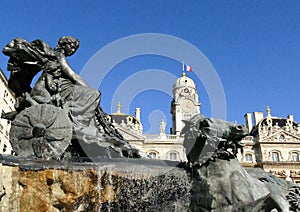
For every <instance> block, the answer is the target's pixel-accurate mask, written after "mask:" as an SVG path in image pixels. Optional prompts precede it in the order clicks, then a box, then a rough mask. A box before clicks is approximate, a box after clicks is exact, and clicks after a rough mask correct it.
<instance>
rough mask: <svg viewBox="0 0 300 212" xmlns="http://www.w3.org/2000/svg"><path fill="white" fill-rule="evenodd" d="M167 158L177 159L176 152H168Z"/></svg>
mask: <svg viewBox="0 0 300 212" xmlns="http://www.w3.org/2000/svg"><path fill="white" fill-rule="evenodd" d="M169 158H170V160H175V161H176V160H177V153H174V152H171V153H170V154H169Z"/></svg>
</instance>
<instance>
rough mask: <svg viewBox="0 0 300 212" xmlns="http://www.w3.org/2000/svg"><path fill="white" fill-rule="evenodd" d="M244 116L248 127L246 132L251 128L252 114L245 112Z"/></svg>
mask: <svg viewBox="0 0 300 212" xmlns="http://www.w3.org/2000/svg"><path fill="white" fill-rule="evenodd" d="M244 118H245V122H246V127H247V129H248V132H249V133H250V132H251V130H252V127H253V124H252V114H251V113H246V114H245V115H244Z"/></svg>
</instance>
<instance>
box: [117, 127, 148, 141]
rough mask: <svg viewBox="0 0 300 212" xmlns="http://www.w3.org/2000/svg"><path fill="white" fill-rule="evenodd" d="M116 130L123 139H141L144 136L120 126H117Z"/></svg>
mask: <svg viewBox="0 0 300 212" xmlns="http://www.w3.org/2000/svg"><path fill="white" fill-rule="evenodd" d="M117 130H118V131H119V133H121V135H122V136H123V137H124V139H125V140H127V141H141V142H142V141H143V140H144V137H143V136H142V135H138V134H135V133H133V132H131V131H129V130H125V129H123V128H121V127H118V128H117Z"/></svg>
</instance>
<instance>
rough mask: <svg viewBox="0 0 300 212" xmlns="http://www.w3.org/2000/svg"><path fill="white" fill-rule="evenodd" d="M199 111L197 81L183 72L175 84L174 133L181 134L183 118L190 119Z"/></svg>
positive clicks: (172, 111)
mask: <svg viewBox="0 0 300 212" xmlns="http://www.w3.org/2000/svg"><path fill="white" fill-rule="evenodd" d="M199 113H200V102H199V100H198V94H197V90H196V86H195V83H194V81H193V80H192V79H190V78H188V77H187V76H186V74H185V72H183V73H182V76H181V77H180V78H178V79H177V80H176V82H175V83H174V85H173V101H172V103H171V114H172V134H175V135H180V132H181V129H182V128H183V127H184V123H183V121H182V120H189V119H190V118H191V117H192V116H194V115H196V114H199Z"/></svg>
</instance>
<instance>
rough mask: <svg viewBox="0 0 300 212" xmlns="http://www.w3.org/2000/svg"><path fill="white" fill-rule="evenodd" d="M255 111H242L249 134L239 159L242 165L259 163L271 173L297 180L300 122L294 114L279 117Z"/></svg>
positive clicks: (299, 152) (250, 165) (298, 175)
mask: <svg viewBox="0 0 300 212" xmlns="http://www.w3.org/2000/svg"><path fill="white" fill-rule="evenodd" d="M266 112H267V115H266V116H264V114H263V113H262V112H254V113H253V114H254V126H252V114H251V113H247V114H246V115H245V120H246V126H247V127H248V129H249V133H250V135H249V136H247V137H246V138H245V139H244V140H243V142H244V143H245V148H244V153H243V154H241V153H240V154H239V155H238V159H239V160H240V162H241V164H242V165H243V166H244V167H259V168H262V169H264V170H265V171H267V172H270V173H272V174H273V175H275V176H277V177H280V178H282V179H285V180H287V181H292V182H296V183H300V125H299V124H298V123H297V122H295V121H294V117H293V115H288V116H287V118H279V117H274V116H272V115H271V110H270V108H269V107H267V111H266Z"/></svg>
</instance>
